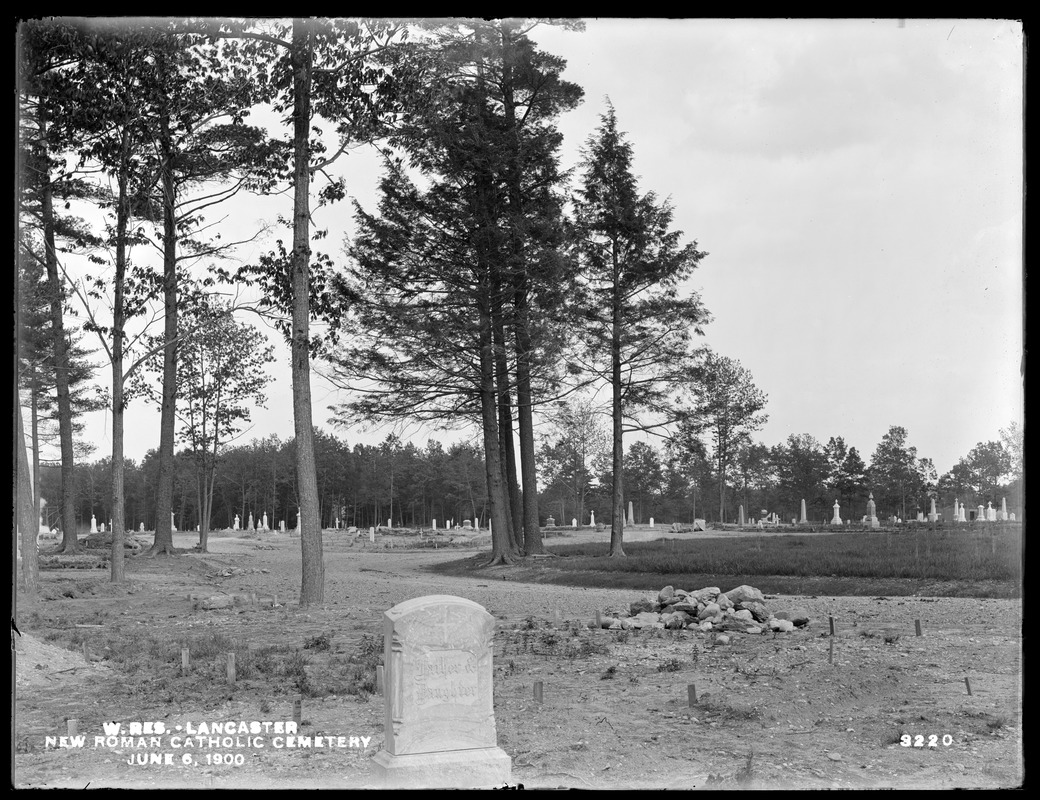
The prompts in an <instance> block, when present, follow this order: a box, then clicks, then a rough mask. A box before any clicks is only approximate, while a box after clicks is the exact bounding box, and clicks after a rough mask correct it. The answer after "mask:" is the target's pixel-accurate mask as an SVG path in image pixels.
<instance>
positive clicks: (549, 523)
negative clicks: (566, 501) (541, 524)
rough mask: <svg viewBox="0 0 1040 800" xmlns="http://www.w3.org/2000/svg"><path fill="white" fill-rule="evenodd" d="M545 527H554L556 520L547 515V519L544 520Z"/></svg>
mask: <svg viewBox="0 0 1040 800" xmlns="http://www.w3.org/2000/svg"><path fill="white" fill-rule="evenodd" d="M545 527H546V528H555V527H556V520H555V518H553V517H549V519H547V520H546V521H545Z"/></svg>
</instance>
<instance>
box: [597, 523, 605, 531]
mask: <svg viewBox="0 0 1040 800" xmlns="http://www.w3.org/2000/svg"><path fill="white" fill-rule="evenodd" d="M606 529H607V526H606V525H604V524H603V523H602V522H600V523H598V524H597V525H596V532H597V533H603V531H605V530H606Z"/></svg>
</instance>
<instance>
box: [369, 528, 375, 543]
mask: <svg viewBox="0 0 1040 800" xmlns="http://www.w3.org/2000/svg"><path fill="white" fill-rule="evenodd" d="M375 540H376V529H375V528H369V529H368V541H370V542H372V543H375Z"/></svg>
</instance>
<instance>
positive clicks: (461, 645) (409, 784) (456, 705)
mask: <svg viewBox="0 0 1040 800" xmlns="http://www.w3.org/2000/svg"><path fill="white" fill-rule="evenodd" d="M494 633H495V619H494V617H492V616H491V615H490V614H489V613H488V612H487V611H485V610H484V608H483V607H481V606H479V605H477V604H476V603H474V602H473V601H471V600H466V599H465V598H462V597H452V596H450V595H429V596H426V597H416V598H414V599H412V600H406V601H405V602H403V603H400V604H398V605H396V606H394V607H393V608H391V609H389V610H387V611H385V612H384V613H383V664H384V668H383V669H384V673H383V675H384V678H383V707H384V726H383V730H384V731H385V733H386V742H385V744H384V745H383V749H382V750H380V751H379V752H378V753H376V755H375V756H374V757H373V758H372V760H371V764H372V773H373V777H374V778H375V781H376V782H377V783H378V784H379V785H381V786H383V787H387V788H422V789H443V788H453V789H470V788H477V787H494V786H503V785H505V784H508V783H509V780H510V774H511V768H512V764H511V761H510V758H509V756H508V755H507V754H506V753H505V751H503V750H502V749H501V748H500V747H499V746H498V734H497V730H496V727H495V711H494V705H493V699H494V698H493V694H494V692H493V666H494V665H493V645H492V641H493V637H494Z"/></svg>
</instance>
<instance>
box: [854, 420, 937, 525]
mask: <svg viewBox="0 0 1040 800" xmlns="http://www.w3.org/2000/svg"><path fill="white" fill-rule="evenodd" d="M929 467H930V461H929V462H928V463H924V460H923V459H919V458H918V457H917V448H916V447H911V446H909V445H908V444H907V431H906V428H902V427H900V426H898V425H892V426H891V427H889V429H888V433H886V434H885V435H884V436H882V437H881V441H880V442H879V443H878V445H877V447H876V448H875V449H874V454H873V455H872V456H871V458H870V466H869V467H868V468H867V477H868V479H869V481H870V486H871V490H872V491H873V493H874V495H875V501H876V502H877V504H878V506H879V507H880V508H881V509H883V510H890V511H898V512H900V516H901V517H902V518H903V519H906V516H907V509H908V508H909V509H910V510H914V509H915V508H916V507H918V506H919V505H920V504H921V503H922V502H924V498H925V494H926V490H927V488H928V485H927V484H928V480H927V479H928V468H929Z"/></svg>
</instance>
